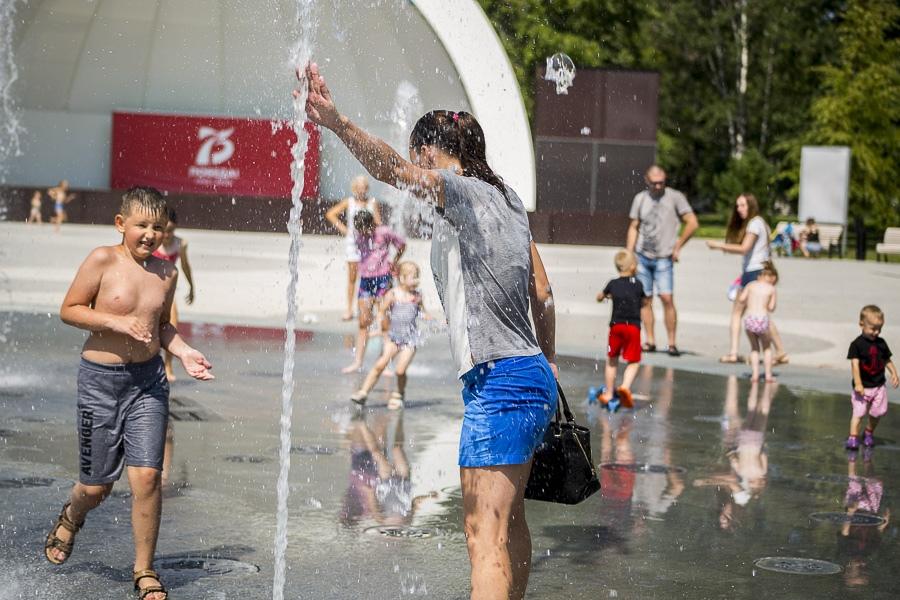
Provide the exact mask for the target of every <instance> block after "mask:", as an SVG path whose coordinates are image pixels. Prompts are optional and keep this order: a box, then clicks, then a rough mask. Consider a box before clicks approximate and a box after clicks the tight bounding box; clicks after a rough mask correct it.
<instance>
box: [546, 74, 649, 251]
mask: <svg viewBox="0 0 900 600" xmlns="http://www.w3.org/2000/svg"><path fill="white" fill-rule="evenodd" d="M543 74H544V73H543V69H541V70H539V72H538V74H537V77H536V81H535V108H534V133H535V154H536V157H535V158H536V161H535V162H536V165H537V210H536V211H535V212H534V213H532V214H531V215H530V216H531V225H532V232H533V235H534V238H535V240H536V241H538V242H545V243H556V244H592V245H604V246H611V245H615V246H620V245H623V244H624V243H625V233H626V229H627V226H628V211H629V209H630V207H631V201H632V199H633V198H634V195H635V194H636V193H637V192H638V191H640V190H641V189H642V188H643V187H644V181H643V174H644V172H645V171H646V169H647V167H648V166H650V165H651V164H653V162H654V161H655V158H656V123H657V95H658V90H659V74H658V73H654V72H648V71H618V70H609V69H580V70H579V71H578V73H577V74H576V77H575V81H574V85H573V86H572V87H571V88H569V90H568V94H557V93H556V88H555V84H554V83H553V82H550V81H546V80H544V78H543Z"/></svg>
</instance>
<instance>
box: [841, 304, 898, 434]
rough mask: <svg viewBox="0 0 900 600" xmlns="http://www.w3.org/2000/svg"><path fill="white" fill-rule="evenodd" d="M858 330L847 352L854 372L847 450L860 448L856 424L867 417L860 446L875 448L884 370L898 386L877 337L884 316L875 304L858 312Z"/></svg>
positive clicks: (884, 402)
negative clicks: (858, 333)
mask: <svg viewBox="0 0 900 600" xmlns="http://www.w3.org/2000/svg"><path fill="white" fill-rule="evenodd" d="M859 327H860V329H862V333H861V334H860V336H859V337H858V338H856V339H855V340H853V342H852V343H851V344H850V349H849V350H848V351H847V358H849V359H850V369H851V371H852V372H853V394H852V395H851V396H850V403H851V404H852V405H853V416H852V417H851V419H850V437H848V438H847V444H846V447H847V450H857V449H858V448H859V423H860V421H861V420H862V418H863V417H864V416H866V415H868V417H869V423H868V426H867V427H866V430H865V433H864V434H863V445H864V446H866V447H867V448H871V447H872V446H874V445H875V440H874V438H873V437H872V434H874V433H875V428H876V427H877V426H878V421H879V420H880V419H881V417H883V416H884V415H885V414H886V413H887V408H888V401H887V389H886V383H887V377H885V371H887V372H888V373H890V375H891V385H892V386H894V387H895V388H896V387H898V386H900V379H898V377H897V369H896V367H894V363H893V362H891V349H890V348H888V345H887V342H885V341H884V339H883V338H881V337H880V335H881V328H882V327H884V313H883V312H881V309H880V308H878V307H877V306H875V305H874V304H869V305H868V306H864V307H863V308H862V310H861V311H859Z"/></svg>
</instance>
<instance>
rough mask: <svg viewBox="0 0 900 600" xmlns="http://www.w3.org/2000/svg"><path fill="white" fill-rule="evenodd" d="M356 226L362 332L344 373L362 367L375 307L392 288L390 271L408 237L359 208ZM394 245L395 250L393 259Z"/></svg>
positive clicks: (393, 268)
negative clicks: (380, 223) (392, 249)
mask: <svg viewBox="0 0 900 600" xmlns="http://www.w3.org/2000/svg"><path fill="white" fill-rule="evenodd" d="M353 226H354V227H355V228H356V246H357V248H359V256H360V260H359V291H358V293H357V298H358V302H359V331H358V332H357V334H356V355H355V357H354V360H353V362H352V363H351V364H350V365H349V366H347V367H345V368H344V370H343V372H344V373H353V372H355V371H359V370H360V369H362V366H363V358H364V357H365V354H366V344H367V343H368V341H369V326H370V325H371V324H372V310H373V309H374V308H375V305H376V304H378V303H380V302H381V298H382V297H383V296H384V295H385V294H386V293H387V291H388V290H389V289H391V274H392V273H393V272H394V271H395V270H396V268H397V264H398V263H399V262H400V257H401V256H403V251H404V250H406V240H404V239H403V238H402V237H401V236H400V235H398V234H397V233H395V232H394V231H393V230H392V229H391V228H390V227H388V226H386V225H376V224H375V217H374V215H373V214H372V213H371V212H369V211H367V210H360V211H358V212H357V213H356V215H355V216H354V217H353ZM391 246H394V248H395V249H396V252H395V253H394V257H393V260H392V259H391Z"/></svg>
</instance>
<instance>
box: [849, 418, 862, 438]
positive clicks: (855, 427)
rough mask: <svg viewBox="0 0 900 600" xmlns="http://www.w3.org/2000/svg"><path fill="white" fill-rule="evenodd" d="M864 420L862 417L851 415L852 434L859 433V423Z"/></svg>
mask: <svg viewBox="0 0 900 600" xmlns="http://www.w3.org/2000/svg"><path fill="white" fill-rule="evenodd" d="M861 421H862V417H857V416H856V415H853V416H852V417H850V435H859V424H860V422H861Z"/></svg>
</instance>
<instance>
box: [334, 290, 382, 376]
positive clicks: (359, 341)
mask: <svg viewBox="0 0 900 600" xmlns="http://www.w3.org/2000/svg"><path fill="white" fill-rule="evenodd" d="M374 306H375V299H374V298H360V299H359V330H358V331H357V332H356V348H355V350H354V352H355V356H354V358H353V362H352V363H350V365H349V366H347V367H344V369H343V371H342V372H343V373H353V372H354V371H358V370H360V369H361V368H362V366H363V359H364V358H365V356H366V344H368V343H369V327H370V326H371V325H372V308H373V307H374Z"/></svg>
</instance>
